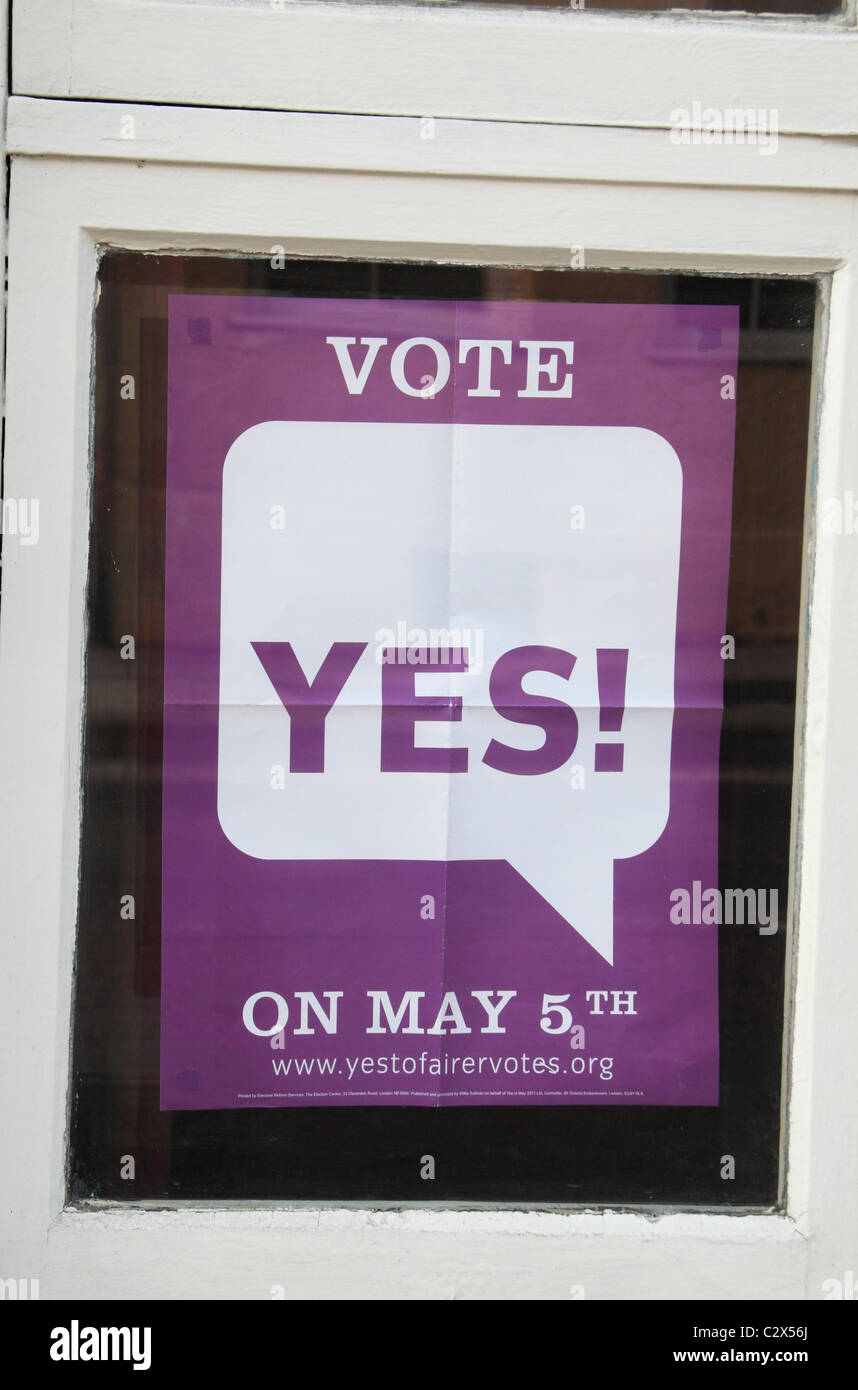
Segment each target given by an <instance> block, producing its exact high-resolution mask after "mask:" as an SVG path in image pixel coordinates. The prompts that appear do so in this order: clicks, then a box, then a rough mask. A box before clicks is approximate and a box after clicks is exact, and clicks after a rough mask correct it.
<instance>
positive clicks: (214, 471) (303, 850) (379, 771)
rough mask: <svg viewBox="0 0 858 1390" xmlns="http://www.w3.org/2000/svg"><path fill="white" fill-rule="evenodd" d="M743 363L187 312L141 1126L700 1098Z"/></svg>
mask: <svg viewBox="0 0 858 1390" xmlns="http://www.w3.org/2000/svg"><path fill="white" fill-rule="evenodd" d="M737 350H738V310H737V309H735V308H732V307H723V306H699V305H621V304H561V303H539V304H535V303H525V302H503V303H501V302H450V301H438V300H434V301H401V300H398V301H397V300H347V299H344V300H334V299H326V300H321V299H310V298H289V297H276V298H269V297H259V296H227V295H187V296H185V295H176V296H171V297H170V325H169V367H168V372H169V399H168V461H167V530H166V574H165V674H164V763H163V772H164V782H163V821H162V826H163V865H162V867H163V880H162V893H163V900H162V1058H161V1107H162V1109H166V1110H172V1109H180V1110H189V1109H229V1108H235V1107H271V1106H302V1105H307V1106H319V1105H324V1106H345V1105H358V1106H379V1105H405V1106H426V1105H430V1106H436V1105H455V1106H483V1105H507V1106H508V1105H567V1104H582V1105H694V1106H700V1105H707V1106H711V1105H717V1103H718V992H717V928H716V927H714V926H713V927H710V928H708V929H707V928H706V926H705V925H701V924H700V923H699V921H698V922H695V923H692V924H691V925H688V924H684V923H679V924H678V923H677V922H676V921H674V920H672V916H671V904H672V903H673V902H675V901H676V898H675V896H674V895H675V894H676V893H677V892H686V893H688V894H689V897H691V896H694V895H696V898H697V899H699V897H700V894H701V892H702V891H705V890H707V889H708V888H710V887H717V884H718V754H719V739H720V730H721V716H722V700H723V675H724V670H723V642H722V639H723V637H724V635H725V627H724V624H725V613H726V598H727V578H728V569H729V554H730V522H731V505H732V461H733V441H734V426H735V378H736V360H737ZM673 915H674V916H675V915H676V914H675V913H674V914H673Z"/></svg>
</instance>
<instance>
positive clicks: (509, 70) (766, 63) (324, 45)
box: [13, 0, 858, 163]
mask: <svg viewBox="0 0 858 1390" xmlns="http://www.w3.org/2000/svg"><path fill="white" fill-rule="evenodd" d="M852 23H853V24H854V19H853V20H852ZM847 24H848V21H844V20H842V19H839V18H838V19H834V20H833V21H832V20H822V21H815V22H814V21H807V20H801V19H799V20H795V19H792V20H790V19H785V18H781V19H779V20H778V21H776V22H774V23H772V22H771V21H766V20H753V19H745V20H741V19H738V20H737V19H736V17H735V16H731V17H717V18H713V17H712V16H711V15H705V16H701V15H678V14H669V15H664V14H662V15H658V16H651V15H646V14H643V15H635V14H620V15H617V14H604V13H602V14H599V13H593V12H592V11H591V10H590V9H589V8H587V9H583V10H575V9H572V8H571V6H570V8H569V9H566V10H562V9H558V10H548V11H542V12H540V11H538V10H532V9H523V10H520V9H516V8H515V7H510V8H508V9H507V8H503V9H501V8H495V7H493V6H483V5H479V6H472V7H464V8H461V9H460V8H458V7H456V8H453V7H448V8H441V7H437V8H435V7H432V6H427V5H413V6H412V5H408V6H399V5H394V4H392V3H390V4H376V5H359V4H336V3H332V2H331V0H318V2H317V3H313V2H312V0H292V3H288V0H287V4H286V6H285V8H284V9H283V10H272V9H271V7H270V5H268V4H265V3H264V0H250V3H247V4H241V5H233V4H224V3H211V2H210V3H202V4H201V3H199V0H193V3H186V2H185V0H51V3H50V5H46V4H45V0H16V3H15V34H14V49H13V71H14V75H15V82H14V90H15V91H16V92H19V93H20V94H22V95H28V96H65V95H70V96H74V97H86V98H94V99H96V100H114V101H115V100H118V101H144V102H166V103H176V104H192V105H197V106H222V107H230V106H244V107H246V106H253V107H259V108H268V109H271V110H276V109H278V108H282V107H283V106H286V105H288V107H289V108H290V109H291V110H295V111H353V112H361V113H367V114H375V115H386V116H400V115H410V116H415V117H417V118H422V117H426V116H434V117H435V119H436V121H437V119H438V117H449V116H458V117H473V118H475V119H479V120H512V121H545V122H561V123H563V124H572V125H612V126H636V125H646V126H658V127H662V128H664V127H667V126H668V125H669V123H670V113H671V111H673V110H674V109H675V108H677V107H686V108H688V109H690V108H691V106H692V103H693V101H694V100H699V101H701V102H702V104H703V106H704V107H705V106H710V105H712V106H716V107H723V106H725V105H728V106H740V107H745V108H747V107H750V106H753V107H756V108H760V107H762V108H764V109H766V110H777V111H778V123H779V128H780V130H781V132H785V131H794V132H804V133H807V134H818V135H829V134H839V135H845V134H848V133H849V132H850V131H851V130H852V129H853V128H854V101H855V61H856V50H858V34H856V33H855V32H854V31H852V30H851V29H849V28H847V27H846V26H847ZM321 55H323V59H322V57H321ZM438 138H440V136H439V134H438V132H437V129H436V140H435V141H433V140H424V141H423V142H422V143H423V144H425V145H432V144H433V143H437V139H438ZM418 139H419V133H418V134H416V135H415V140H418ZM761 162H762V163H765V162H766V161H765V160H763V161H761Z"/></svg>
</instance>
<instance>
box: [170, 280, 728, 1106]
mask: <svg viewBox="0 0 858 1390" xmlns="http://www.w3.org/2000/svg"><path fill="white" fill-rule="evenodd" d="M330 334H343V335H350V336H354V337H355V338H357V339H360V338H361V337H362V336H382V337H387V338H388V339H390V346H391V347H392V346H394V345H395V344H396V343H397V342H399V341H400V340H401V339H403V338H408V337H432V338H435V339H438V340H439V341H441V342H443V343H444V344H445V346H446V347H447V349H448V351H449V352H450V356H451V359H452V360H453V362H454V363H455V357H456V353H455V349H454V343H455V340H456V339H461V338H501V339H512V341H513V344H514V347H513V361H512V365H511V366H510V367H504V366H502V365H501V364H500V362H499V359H498V357H497V354H495V363H496V365H495V368H494V378H495V380H494V382H493V384H495V385H501V386H502V387H504V388H506V389H504V390H503V394H502V396H501V397H500V398H495V399H477V398H472V397H468V396H467V395H466V388H467V386H468V385H473V384H474V383H475V376H476V354H475V353H474V354H472V356H471V358H470V359H469V361H468V365H467V367H460V368H455V367H454V371H453V377H452V380H451V383H450V385H449V386H448V387H447V388H446V389H445V390H444V391H443V392H441V393H440V394H439V395H438V396H437V397H436V398H434V399H428V400H426V399H421V398H410V397H407V396H405V395H403V394H401V393H400V392H399V391H397V390H396V389H395V388H394V387H393V385H392V383H391V379H390V373H389V371H388V368H387V362H388V360H389V349H388V350H385V349H382V352H381V353H380V354H379V357H378V359H377V361H376V364H375V367H374V369H373V371H372V373H371V374H370V378H369V381H368V384H367V386H366V388H365V390H364V392H363V394H362V395H361V396H350V395H348V393H347V391H346V388H345V385H344V383H343V379H342V375H341V373H340V369H339V366H338V364H337V361H336V357H335V355H334V352H333V349H332V348H331V347H329V346H328V345H327V344H326V343H325V338H326V336H327V335H330ZM528 338H539V339H560V340H568V339H572V340H574V342H575V358H574V365H573V369H572V370H573V375H574V388H573V394H572V397H571V399H568V400H567V399H557V400H550V399H542V400H533V399H520V398H519V397H518V396H517V395H516V390H517V388H518V387H520V386H521V385H523V372H524V354H523V352H521V351H519V350H518V349H517V343H518V341H519V340H520V339H528ZM737 348H738V309H736V308H733V307H722V306H693V305H657V306H656V305H619V304H599V305H594V304H589V305H588V304H529V303H520V302H516V303H497V302H491V303H452V302H448V301H392V300H370V301H368V300H310V299H300V298H298V299H290V298H275V299H262V298H258V297H238V296H235V297H233V296H216V295H172V296H170V337H169V407H168V472H167V559H166V596H165V673H164V705H165V710H164V800H163V918H162V946H163V965H162V1065H161V1107H162V1108H163V1109H180V1110H187V1109H225V1108H232V1107H235V1106H240V1105H249V1106H260V1105H261V1106H264V1105H289V1104H292V1105H295V1104H310V1105H314V1104H315V1105H319V1104H331V1105H344V1104H358V1105H368V1104H401V1105H421V1104H423V1105H426V1104H429V1105H435V1104H438V1103H441V1104H460V1105H469V1104H470V1105H481V1104H507V1105H510V1104H515V1105H519V1104H565V1103H578V1104H668V1105H717V1103H718V999H717V928H715V927H699V926H698V927H694V926H675V925H673V924H672V923H671V922H670V919H669V915H668V913H669V893H670V890H671V889H672V888H675V887H685V888H687V889H689V890H690V889H691V885H692V882H693V881H694V880H695V879H698V880H700V881H701V882H702V884H703V887H704V888H706V887H712V886H717V884H718V878H717V844H718V840H717V830H718V751H719V739H720V729H721V707H722V692H723V662H722V660H721V656H720V639H721V636H722V634H723V632H724V621H725V610H726V593H727V574H728V564H729V549H730V519H731V505H732V460H733V438H734V427H735V404H734V402H733V401H724V400H722V399H721V394H720V382H721V377H722V376H723V375H724V374H726V373H729V374H731V375H733V376H734V377H735V373H736V358H737ZM363 351H364V350H363V349H362V348H360V347H358V349H357V350H356V358H357V361H358V362H360V361H362V355H363ZM423 352H424V350H423V349H419V350H418V349H414V350H413V351H412V353H411V354H409V357H408V362H407V372H408V376H409V379H410V380H411V381H412V382H413V383H414V384H415V385H419V382H420V378H421V376H422V375H423V374H424V373H429V374H431V375H434V358H433V357H432V355H431V354H430V353H429V351H428V350H425V357H424V356H421V354H422V353H423ZM561 370H563V367H562V364H561ZM507 383H508V385H507ZM542 384H543V385H545V384H547V379H546V378H542ZM290 419H295V420H356V421H404V422H409V421H412V422H417V421H419V422H427V421H445V420H453V419H455V420H456V421H459V422H467V423H485V424H498V423H511V424H513V423H514V424H553V425H556V424H562V423H567V424H575V425H612V426H619V425H627V426H639V427H644V428H647V429H651V430H654V431H656V432H657V433H659V434H661V435H663V436H664V438H665V439H667V440H668V442H669V443H670V444H671V445H672V446H673V448H674V449H675V450H676V453H677V454H678V456H679V459H680V462H681V464H682V470H683V526H682V547H681V560H680V581H679V605H678V619H677V644H676V678H675V690H676V714H675V719H674V730H673V745H672V762H671V810H670V817H669V821H668V824H667V828H666V829H665V831H664V834H663V835H662V836H661V838H660V839H659V840H658V841H657V842H656V844H655V845H653V846H652V847H651V848H650V849H649V850H648V851H647V852H646V853H644V854H642V855H640V856H638V857H637V858H633V859H628V860H621V861H617V862H616V863H615V869H614V885H615V933H614V934H615V965H614V966H613V967H611V966H609V965H608V964H607V963H606V962H605V961H604V960H603V959H602V958H601V956H599V955H598V953H597V952H596V951H595V950H593V948H592V947H590V946H589V945H588V944H587V943H586V942H585V941H584V940H583V939H582V938H581V937H579V936H578V934H577V933H576V932H574V931H573V930H570V928H569V926H568V924H567V923H566V922H565V921H564V920H563V919H562V918H561V917H559V916H558V915H557V914H556V913H555V912H554V911H553V909H552V908H550V907H549V906H548V904H547V903H546V902H545V901H544V899H542V898H541V897H540V896H539V895H538V894H537V893H536V892H535V890H533V889H532V888H531V887H530V886H529V885H528V883H527V882H526V881H525V880H524V879H523V878H522V877H521V876H520V875H519V874H518V873H516V871H515V870H514V869H512V868H511V866H510V865H509V864H507V863H506V862H504V861H488V862H466V863H453V864H448V865H445V864H426V863H419V864H418V863H401V862H384V863H379V862H372V863H370V862H356V861H351V862H330V863H325V864H319V863H315V862H312V863H311V862H306V861H305V862H292V861H268V860H258V859H253V858H251V857H249V856H246V855H244V854H242V853H241V852H240V851H239V850H237V849H235V848H234V847H233V845H231V844H230V843H229V841H228V840H227V839H226V837H225V836H224V834H223V832H222V830H221V829H220V825H219V823H218V818H217V722H218V681H219V670H218V666H219V625H220V545H221V474H222V468H223V462H224V459H225V457H226V453H227V451H228V449H229V447H230V445H231V444H232V443H233V441H234V440H235V439H236V438H237V437H238V436H239V435H240V434H241V433H242V432H243V431H244V430H246V429H248V428H249V427H250V426H252V425H255V424H257V423H259V422H260V421H264V420H290ZM426 893H431V894H433V895H434V896H435V898H436V902H437V904H438V911H437V916H436V920H435V921H434V922H432V921H430V922H426V921H422V920H421V919H420V917H419V910H418V904H419V899H420V897H421V896H422V895H423V894H426ZM441 904H444V909H443V910H441ZM263 989H274V990H278V991H279V992H280V993H281V994H283V995H285V996H286V998H287V999H288V1000H289V1002H290V1007H291V1006H292V994H293V993H294V991H296V990H302V989H304V990H314V991H316V993H317V994H319V996H320V997H321V993H322V991H323V990H333V989H337V990H343V991H344V997H343V998H342V999H341V1000H340V1023H339V1033H338V1035H337V1036H336V1037H328V1036H327V1035H326V1034H324V1033H321V1032H320V1033H317V1034H316V1035H315V1036H314V1037H305V1038H295V1037H294V1036H293V1035H292V1034H291V1032H287V1047H286V1050H285V1051H272V1049H271V1046H270V1043H269V1041H268V1040H267V1039H262V1038H256V1037H253V1036H251V1035H250V1034H248V1033H247V1031H246V1030H245V1028H244V1027H243V1024H242V1021H241V1010H242V1006H243V1004H244V1001H245V999H246V998H247V997H248V996H249V995H251V994H253V993H254V992H256V991H257V990H263ZM368 989H386V990H387V991H388V992H389V993H390V995H391V999H392V1000H393V1001H394V1002H396V1001H397V1000H398V998H399V997H400V995H401V993H402V992H403V991H404V990H405V989H422V990H425V991H426V994H427V999H426V1001H425V1006H426V1015H427V1016H426V1017H425V1018H422V1019H421V1022H422V1023H423V1024H424V1026H428V1024H429V1023H430V1022H431V1021H432V1019H433V1018H434V1013H435V1010H436V1009H437V1007H438V1005H439V1003H440V998H441V995H442V993H443V992H444V990H455V991H456V992H457V993H458V995H459V998H460V1001H461V1000H463V999H464V1000H467V999H468V998H469V991H470V990H472V989H492V990H497V989H515V990H517V991H518V997H517V998H516V999H515V1000H513V1001H512V1002H511V1003H510V1005H509V1006H508V1007H507V1009H506V1010H505V1012H504V1013H503V1014H502V1016H501V1021H502V1022H503V1023H504V1024H505V1025H506V1027H507V1032H506V1033H505V1034H503V1035H500V1036H483V1035H482V1034H480V1033H479V1032H478V1031H477V1029H478V1027H479V1024H480V1023H481V1022H485V1018H484V1015H483V1014H482V1010H478V1009H475V1010H473V1011H471V1012H470V1013H469V1012H468V1011H467V1010H466V1019H467V1021H468V1022H469V1023H470V1024H471V1025H472V1027H474V1029H475V1031H474V1032H473V1033H471V1034H470V1035H465V1036H459V1037H457V1036H446V1037H444V1038H437V1037H435V1038H427V1037H425V1036H412V1037H407V1036H405V1037H403V1036H401V1035H397V1036H390V1035H388V1036H383V1037H377V1036H376V1037H373V1036H367V1035H366V1033H365V1031H364V1030H365V1028H366V1027H367V1026H368V1024H369V1021H370V1018H369V1008H368V1001H367V999H366V991H367V990H368ZM590 989H623V990H627V989H634V990H637V991H638V1013H637V1015H636V1016H616V1017H610V1016H604V1017H601V1018H591V1017H590V1016H589V1011H588V1009H586V1008H585V1006H584V991H585V990H590ZM543 993H550V994H564V993H570V994H571V995H572V998H571V1000H570V1001H569V1007H570V1008H571V1009H572V1012H573V1014H574V1019H575V1023H576V1024H579V1023H580V1024H584V1025H585V1027H586V1029H587V1046H586V1048H585V1050H584V1051H582V1052H571V1051H570V1047H569V1041H568V1039H567V1038H566V1037H565V1036H558V1037H552V1036H549V1035H547V1034H544V1033H542V1032H541V1031H540V1029H539V1022H538V1020H539V1017H540V1010H541V1004H542V995H543ZM430 1005H431V1006H432V1007H431V1008H430ZM257 1018H258V1021H259V1022H260V1023H264V1022H266V1021H267V1020H266V1018H265V1015H264V1010H263V1007H262V1006H260V1008H259V1012H258V1014H257ZM293 1021H294V1022H297V1017H295V1016H294V1014H293V1019H290V1027H291V1025H292V1022H293ZM394 1051H395V1052H396V1053H397V1055H398V1056H399V1057H400V1058H402V1057H406V1056H408V1057H410V1056H415V1057H419V1055H420V1053H421V1052H425V1053H426V1054H427V1057H437V1056H445V1055H446V1056H447V1058H452V1057H454V1056H466V1055H473V1056H484V1057H494V1058H495V1059H497V1058H507V1057H519V1058H520V1057H521V1054H522V1052H524V1053H526V1054H527V1056H528V1057H531V1058H533V1057H536V1056H541V1057H545V1058H552V1057H554V1058H558V1059H559V1063H560V1065H561V1067H563V1068H568V1065H569V1062H570V1060H571V1058H572V1057H575V1056H581V1057H585V1058H589V1057H591V1056H595V1057H597V1058H600V1057H605V1056H607V1057H613V1059H614V1065H613V1080H611V1081H604V1082H603V1081H601V1080H600V1079H599V1068H598V1067H597V1068H596V1071H595V1072H594V1074H593V1076H592V1077H588V1076H587V1075H583V1076H575V1075H572V1074H571V1073H569V1071H568V1070H566V1071H565V1073H564V1074H561V1075H559V1076H551V1075H548V1074H543V1075H541V1076H537V1075H532V1074H531V1075H523V1074H522V1072H521V1069H519V1071H518V1072H517V1073H510V1072H505V1071H504V1066H503V1064H502V1065H501V1070H500V1073H499V1074H498V1075H497V1076H495V1075H494V1074H492V1073H491V1072H489V1074H488V1075H487V1074H486V1071H485V1070H484V1072H483V1074H482V1076H481V1077H480V1076H477V1075H471V1076H470V1077H464V1078H463V1077H462V1076H461V1075H459V1074H456V1075H448V1076H447V1077H446V1078H443V1077H442V1078H441V1080H440V1083H439V1081H438V1079H437V1078H431V1077H429V1076H424V1077H423V1078H422V1079H421V1077H420V1076H419V1074H418V1075H416V1076H407V1075H399V1076H392V1075H391V1074H390V1073H388V1075H387V1076H384V1077H374V1076H365V1075H364V1076H362V1075H361V1072H360V1069H359V1070H358V1072H357V1073H356V1074H355V1077H354V1082H353V1083H351V1085H349V1084H347V1076H343V1075H337V1074H336V1072H335V1074H334V1075H333V1076H331V1077H329V1078H324V1079H323V1078H321V1077H319V1076H318V1075H316V1076H313V1077H309V1078H307V1077H303V1078H296V1079H294V1080H288V1079H287V1080H284V1079H283V1078H282V1077H278V1078H277V1079H276V1080H275V1079H274V1076H273V1070H272V1067H271V1060H272V1058H276V1059H285V1058H293V1059H297V1058H311V1057H318V1058H321V1057H328V1058H335V1059H337V1067H341V1066H342V1065H343V1062H342V1059H343V1058H344V1057H345V1056H350V1057H352V1058H354V1057H388V1058H389V1057H390V1056H391V1054H392V1053H393V1052H394ZM448 1065H449V1062H448ZM439 1090H440V1091H441V1092H442V1094H441V1097H440V1101H439ZM466 1090H467V1091H468V1092H470V1093H469V1094H454V1093H455V1092H460V1093H461V1092H464V1091H466ZM275 1091H282V1092H286V1091H288V1092H292V1093H298V1094H290V1095H289V1096H282V1097H279V1098H278V1097H274V1096H273V1095H271V1094H266V1093H272V1092H275ZM251 1093H253V1094H254V1095H255V1096H257V1097H258V1098H250V1095H251ZM260 1093H262V1094H261V1095H260ZM240 1095H243V1096H244V1097H245V1098H244V1099H239V1096H240Z"/></svg>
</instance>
